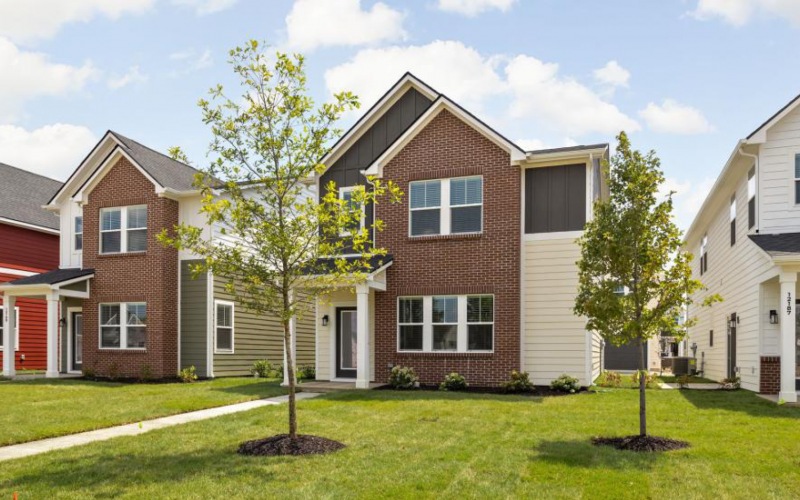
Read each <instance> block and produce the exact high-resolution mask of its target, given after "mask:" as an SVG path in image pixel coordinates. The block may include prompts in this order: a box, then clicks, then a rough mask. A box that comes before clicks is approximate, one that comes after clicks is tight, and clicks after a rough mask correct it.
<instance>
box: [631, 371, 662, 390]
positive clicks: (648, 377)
mask: <svg viewBox="0 0 800 500" xmlns="http://www.w3.org/2000/svg"><path fill="white" fill-rule="evenodd" d="M642 373H644V374H645V379H644V385H645V387H656V385H658V375H656V374H655V373H650V372H648V371H644V372H642V371H640V370H637V371H636V372H635V373H634V374H633V377H632V380H633V384H634V385H635V386H636V387H639V377H640V376H641V374H642Z"/></svg>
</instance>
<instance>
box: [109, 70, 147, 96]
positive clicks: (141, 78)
mask: <svg viewBox="0 0 800 500" xmlns="http://www.w3.org/2000/svg"><path fill="white" fill-rule="evenodd" d="M148 78H149V77H148V76H147V75H145V74H144V73H142V72H141V71H140V70H139V66H131V67H130V69H128V72H127V73H125V74H124V75H121V76H116V75H115V76H112V77H111V78H109V79H108V82H107V83H108V88H110V89H114V90H116V89H121V88H122V87H125V86H127V85H130V84H131V83H145V82H147V80H148Z"/></svg>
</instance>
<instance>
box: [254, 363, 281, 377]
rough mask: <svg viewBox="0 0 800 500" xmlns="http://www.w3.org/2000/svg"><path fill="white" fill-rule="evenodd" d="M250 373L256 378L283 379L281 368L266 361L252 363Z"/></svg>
mask: <svg viewBox="0 0 800 500" xmlns="http://www.w3.org/2000/svg"><path fill="white" fill-rule="evenodd" d="M250 373H252V374H253V376H254V377H256V378H283V366H281V365H280V364H277V363H276V364H273V363H271V362H270V361H269V360H266V359H259V360H257V361H254V362H253V367H252V368H250Z"/></svg>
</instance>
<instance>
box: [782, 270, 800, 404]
mask: <svg viewBox="0 0 800 500" xmlns="http://www.w3.org/2000/svg"><path fill="white" fill-rule="evenodd" d="M796 287H797V273H796V272H784V271H782V272H781V299H780V300H781V302H780V304H781V308H780V309H779V310H780V311H781V313H780V314H781V316H783V319H781V322H780V323H781V340H780V346H781V391H780V394H779V397H780V398H781V399H783V400H784V401H786V402H787V403H796V402H797V389H795V328H796V327H795V310H794V307H795V290H796Z"/></svg>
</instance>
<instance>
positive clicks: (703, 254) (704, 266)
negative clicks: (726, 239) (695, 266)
mask: <svg viewBox="0 0 800 500" xmlns="http://www.w3.org/2000/svg"><path fill="white" fill-rule="evenodd" d="M707 271H708V235H707V234H704V235H703V239H702V240H700V276H702V275H703V274H704V273H706V272H707Z"/></svg>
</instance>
